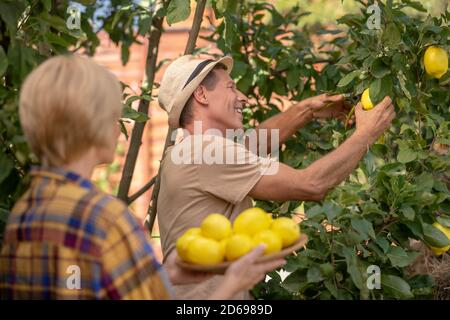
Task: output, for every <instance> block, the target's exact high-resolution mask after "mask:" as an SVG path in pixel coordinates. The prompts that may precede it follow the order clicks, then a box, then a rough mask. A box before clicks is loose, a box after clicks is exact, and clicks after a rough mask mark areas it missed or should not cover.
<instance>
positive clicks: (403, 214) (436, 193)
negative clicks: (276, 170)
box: [210, 1, 450, 299]
mask: <svg viewBox="0 0 450 320" xmlns="http://www.w3.org/2000/svg"><path fill="white" fill-rule="evenodd" d="M360 2H361V3H364V2H363V1H360ZM370 3H373V1H370ZM370 3H369V4H370ZM366 5H368V4H366ZM380 9H381V18H382V19H381V30H370V29H368V28H367V26H366V21H367V19H368V17H369V16H368V14H367V13H366V12H365V9H364V10H361V13H360V14H349V15H346V16H344V17H342V18H340V19H339V20H338V22H339V23H340V24H342V25H344V28H343V29H342V30H340V29H336V30H329V29H328V30H323V31H321V32H319V35H320V36H326V35H329V34H331V35H334V37H333V39H332V40H328V39H325V40H326V41H324V45H323V48H324V50H323V52H317V51H315V50H313V49H312V43H311V42H310V40H309V35H308V31H307V30H306V29H305V30H302V31H300V30H297V29H296V27H295V25H297V23H298V20H299V19H300V18H301V16H302V13H301V11H300V10H299V9H298V8H293V9H292V10H291V11H290V12H288V13H287V14H286V15H281V14H279V13H278V12H277V11H276V10H275V9H274V7H273V6H272V5H270V4H267V3H253V2H250V3H246V4H244V3H242V4H241V5H240V6H239V7H238V8H237V9H236V11H235V13H234V14H233V13H230V12H228V13H225V16H224V20H223V22H222V23H221V24H220V25H219V26H218V28H217V29H216V30H215V32H214V33H213V34H212V35H211V37H210V40H212V41H215V42H216V43H217V45H218V46H219V48H220V49H221V50H222V51H224V52H225V53H227V54H230V55H232V56H233V58H234V59H235V61H236V67H235V70H234V72H233V74H232V76H233V77H235V79H236V80H237V85H238V88H239V89H240V90H241V91H243V92H244V93H246V94H247V95H249V96H250V97H251V98H252V101H253V102H254V103H253V105H251V106H249V108H247V110H246V117H245V119H246V120H247V123H248V125H247V126H250V125H253V123H252V121H251V119H256V120H258V121H262V120H264V119H266V118H267V117H269V116H271V115H273V114H275V113H276V112H279V110H278V109H277V108H276V106H275V104H274V101H276V100H277V99H278V98H277V96H284V95H286V96H289V97H290V99H291V100H294V101H296V100H300V99H303V98H305V97H308V96H311V95H315V94H320V93H323V92H330V93H344V94H346V96H347V97H348V99H349V102H351V103H353V104H355V103H356V102H357V101H358V100H359V99H360V95H361V93H362V91H363V90H364V89H365V88H367V87H370V91H371V98H372V100H373V101H374V102H379V101H380V100H381V99H382V98H383V97H384V96H385V95H390V96H391V97H392V98H393V100H394V102H395V109H396V112H397V118H396V119H395V120H394V122H393V124H392V126H391V128H390V129H389V131H388V132H386V133H385V135H384V140H385V141H384V142H383V143H381V142H379V143H377V144H374V145H373V146H372V147H371V148H370V150H368V152H367V154H366V156H365V157H364V159H363V160H362V161H361V163H360V165H359V167H358V168H357V170H356V171H355V172H354V173H353V174H352V175H351V176H350V177H349V179H347V180H346V181H345V182H344V183H342V184H341V185H339V186H338V187H337V188H335V189H333V190H332V191H331V192H330V193H329V194H328V195H327V197H326V199H325V200H324V201H322V202H320V203H313V202H300V201H288V202H284V203H277V202H265V201H262V202H261V201H260V202H258V205H259V206H261V207H263V208H265V209H266V210H269V211H271V212H273V213H274V214H275V215H291V214H300V215H302V214H304V215H305V219H304V220H303V221H302V222H301V228H302V230H303V232H304V233H306V234H307V235H308V236H309V238H310V241H309V243H308V246H307V249H306V250H302V251H299V252H298V254H297V255H296V256H293V257H289V258H288V264H287V265H286V266H285V270H286V271H288V272H289V273H290V274H289V276H288V277H287V278H286V279H284V280H282V279H281V277H280V276H279V275H278V273H276V272H273V273H271V274H270V276H271V278H272V279H271V280H270V281H268V282H267V283H261V284H260V285H259V286H258V287H257V288H256V289H255V290H254V294H255V295H256V297H258V298H266V299H267V298H270V299H273V298H294V299H316V298H320V299H383V298H394V299H405V298H414V297H431V296H432V294H433V291H432V290H433V281H432V279H431V278H430V277H429V276H427V275H420V276H416V277H413V278H411V277H409V276H408V273H407V272H406V267H407V266H408V265H410V264H411V263H412V262H413V261H414V260H415V259H416V257H417V256H418V253H417V252H415V251H413V250H412V249H411V248H410V245H409V240H410V239H417V240H420V241H423V242H425V243H427V244H428V245H433V246H444V245H447V244H448V243H449V241H448V239H447V238H446V237H445V236H444V234H443V233H441V232H440V231H438V230H437V229H435V228H433V227H432V226H431V224H432V223H433V222H434V221H438V222H440V223H441V224H442V225H445V226H450V192H449V190H448V188H447V186H446V184H445V183H444V182H443V181H442V179H443V178H444V177H445V175H446V174H447V175H448V174H449V173H450V169H449V168H450V160H449V157H448V154H442V153H439V152H435V149H434V148H433V146H435V145H436V144H440V145H442V146H446V145H447V146H448V145H450V140H449V138H450V137H449V119H450V109H449V105H450V97H449V95H448V90H449V83H450V81H449V74H448V73H447V74H446V75H445V76H443V77H442V78H441V79H440V80H437V79H432V78H430V77H429V76H427V75H426V74H425V72H424V68H423V65H422V57H423V53H424V50H425V49H426V47H427V46H429V45H432V44H435V45H440V46H442V47H445V48H447V46H448V39H449V28H448V19H449V12H448V11H446V12H444V13H443V14H442V15H441V16H440V17H431V16H426V15H423V14H422V15H418V16H417V17H415V16H414V15H411V14H410V15H407V14H405V13H404V12H405V10H406V9H407V10H418V11H419V12H423V11H426V10H425V9H424V8H423V6H421V4H420V3H418V2H414V1H402V2H400V1H397V2H393V1H387V2H386V3H385V4H381V5H380ZM408 12H410V11H408ZM267 16H269V17H270V19H269V21H268V22H266V21H263V19H264V17H267ZM341 31H342V32H341ZM325 49H326V50H325ZM319 50H320V48H319ZM324 56H325V59H324ZM323 60H326V61H328V62H329V63H328V64H327V65H326V66H325V67H324V68H323V69H322V70H321V71H320V72H318V71H316V69H315V68H314V64H315V63H317V62H320V61H323ZM273 93H275V94H276V95H273ZM266 105H267V106H268V107H267V108H266V107H263V106H266ZM352 132H353V129H350V128H346V127H345V126H343V124H342V123H339V122H337V121H336V120H330V121H326V122H318V121H315V122H312V123H310V124H309V125H307V126H306V127H305V128H302V129H301V130H299V131H298V132H297V134H296V135H295V137H293V138H292V139H291V140H289V141H288V142H287V143H286V148H285V149H284V150H283V151H282V152H281V160H282V161H283V162H285V163H287V164H289V165H291V166H293V167H295V168H304V167H307V166H308V165H309V164H310V163H311V162H313V161H314V160H317V159H318V158H320V157H321V156H322V155H323V154H325V153H328V152H329V151H330V150H332V149H333V148H336V147H337V146H338V145H339V144H340V143H342V142H343V141H344V140H345V139H346V138H347V137H348V136H349V135H351V134H352ZM371 265H375V266H378V267H379V268H380V270H381V289H374V290H369V289H368V287H367V285H366V281H367V279H368V276H370V275H371V272H368V267H369V266H371Z"/></svg>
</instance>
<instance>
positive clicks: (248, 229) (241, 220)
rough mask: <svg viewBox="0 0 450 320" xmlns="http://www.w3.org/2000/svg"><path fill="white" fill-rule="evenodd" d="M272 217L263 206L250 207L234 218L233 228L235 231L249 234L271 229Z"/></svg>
mask: <svg viewBox="0 0 450 320" xmlns="http://www.w3.org/2000/svg"><path fill="white" fill-rule="evenodd" d="M270 223H271V221H270V218H269V216H268V215H267V212H265V211H264V210H263V209H261V208H250V209H247V210H244V211H242V213H241V214H240V215H239V216H238V217H237V218H236V220H234V224H233V230H234V232H235V233H245V234H248V235H249V236H253V235H254V234H256V233H258V232H260V231H262V230H266V229H269V227H270Z"/></svg>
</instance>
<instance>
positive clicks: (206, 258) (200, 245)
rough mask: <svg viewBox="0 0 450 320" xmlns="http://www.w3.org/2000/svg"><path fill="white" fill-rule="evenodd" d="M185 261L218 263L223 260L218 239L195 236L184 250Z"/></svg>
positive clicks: (207, 263) (208, 263)
mask: <svg viewBox="0 0 450 320" xmlns="http://www.w3.org/2000/svg"><path fill="white" fill-rule="evenodd" d="M186 258H187V261H189V262H191V263H195V264H200V265H212V264H218V263H220V262H222V261H223V258H224V257H223V252H222V250H221V248H220V244H219V242H218V241H216V240H213V239H208V238H205V237H202V236H195V238H194V239H193V240H192V241H190V242H189V244H188V246H187V251H186Z"/></svg>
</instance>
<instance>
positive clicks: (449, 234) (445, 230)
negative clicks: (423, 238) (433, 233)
mask: <svg viewBox="0 0 450 320" xmlns="http://www.w3.org/2000/svg"><path fill="white" fill-rule="evenodd" d="M433 227H435V228H436V229H439V230H440V231H442V232H443V233H444V234H445V235H446V236H447V238H448V239H450V228H447V227H444V226H443V225H442V224H440V223H438V222H435V223H433ZM430 249H431V250H432V251H433V252H434V254H435V255H437V256H440V255H443V254H444V253H446V252H447V251H448V250H450V245H448V246H445V247H442V248H436V247H430Z"/></svg>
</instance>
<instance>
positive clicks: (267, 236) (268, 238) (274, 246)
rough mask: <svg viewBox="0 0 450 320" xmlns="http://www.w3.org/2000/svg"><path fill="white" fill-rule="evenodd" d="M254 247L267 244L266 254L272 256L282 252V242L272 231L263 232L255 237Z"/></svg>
mask: <svg viewBox="0 0 450 320" xmlns="http://www.w3.org/2000/svg"><path fill="white" fill-rule="evenodd" d="M253 242H254V245H255V246H257V245H260V244H265V245H266V249H265V250H264V254H266V255H267V254H271V253H275V252H278V251H280V250H281V247H282V245H283V244H282V242H281V239H280V237H279V236H278V235H277V234H276V233H275V232H273V231H272V230H263V231H260V232H258V233H257V234H255V236H254V237H253Z"/></svg>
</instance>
